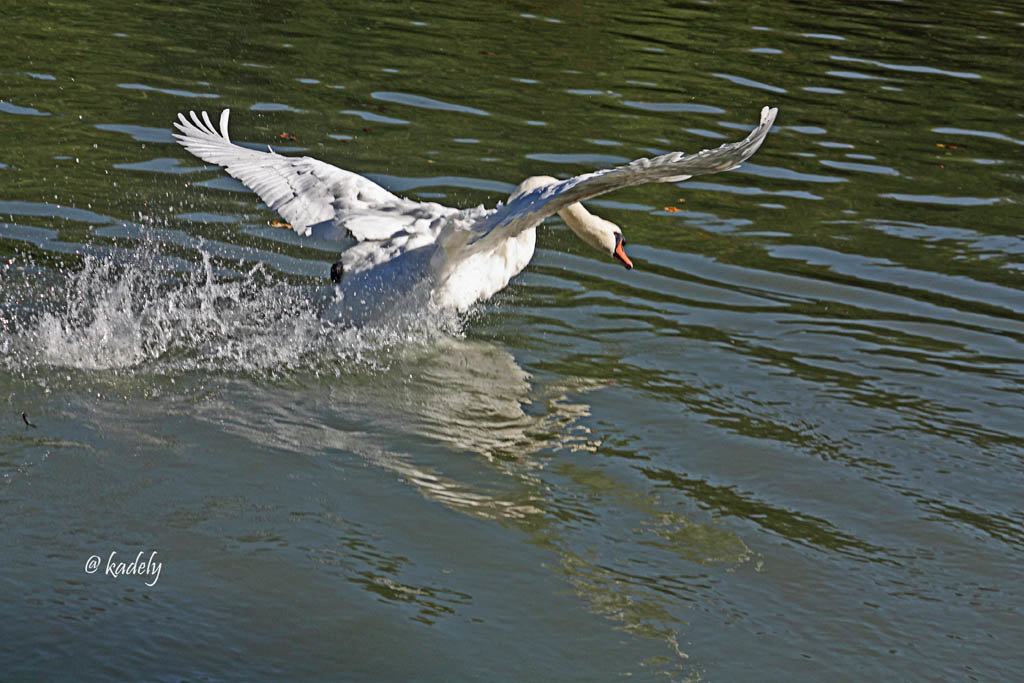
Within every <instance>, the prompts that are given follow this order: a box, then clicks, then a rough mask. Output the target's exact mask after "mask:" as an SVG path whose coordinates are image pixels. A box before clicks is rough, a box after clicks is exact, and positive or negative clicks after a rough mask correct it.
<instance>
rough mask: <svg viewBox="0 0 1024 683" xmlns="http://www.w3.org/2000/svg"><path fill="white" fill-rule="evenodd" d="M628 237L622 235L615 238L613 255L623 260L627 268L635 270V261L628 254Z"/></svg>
mask: <svg viewBox="0 0 1024 683" xmlns="http://www.w3.org/2000/svg"><path fill="white" fill-rule="evenodd" d="M625 247H626V238H625V237H623V236H622V235H619V236H618V239H617V240H615V251H614V252H612V256H614V257H615V258H617V259H619V260H620V261H622V265H624V266H626V270H633V262H632V261H630V260H629V257H628V256H626V249H625Z"/></svg>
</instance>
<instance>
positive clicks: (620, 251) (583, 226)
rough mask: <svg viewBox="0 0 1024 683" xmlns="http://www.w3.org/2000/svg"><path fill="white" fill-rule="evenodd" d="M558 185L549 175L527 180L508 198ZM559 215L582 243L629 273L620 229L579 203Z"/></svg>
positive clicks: (627, 258) (630, 263)
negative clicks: (612, 260) (617, 263)
mask: <svg viewBox="0 0 1024 683" xmlns="http://www.w3.org/2000/svg"><path fill="white" fill-rule="evenodd" d="M557 182H558V180H556V179H555V178H552V177H550V176H533V177H530V178H527V179H526V180H524V181H523V182H521V183H519V186H518V187H517V188H516V189H515V191H514V192H513V193H512V197H511V198H513V199H514V198H516V197H518V196H519V195H521V194H524V193H526V192H529V191H530V190H533V189H536V188H538V187H544V186H545V185H551V184H552V183H557ZM558 215H559V216H560V217H561V218H562V220H563V221H565V224H566V225H568V226H569V229H571V230H572V231H573V232H574V233H576V236H577V237H579V238H580V239H581V240H583V241H584V242H586V243H587V244H589V245H590V246H592V247H594V248H595V249H597V250H598V251H603V252H604V253H606V254H608V255H609V256H611V257H612V258H614V259H616V260H618V261H619V262H620V263H622V265H624V266H625V267H626V269H627V270H632V268H633V262H632V261H630V260H629V257H628V256H626V249H625V247H626V238H625V237H623V236H622V228H620V227H619V226H617V225H615V223H612V222H611V221H606V220H605V219H603V218H601V217H600V216H595V215H594V214H592V213H590V212H589V211H587V209H586V208H585V207H584V206H583V205H582V204H580V203H579V202H577V203H575V204H570V205H569V206H567V207H565V208H564V209H562V210H561V211H559V212H558Z"/></svg>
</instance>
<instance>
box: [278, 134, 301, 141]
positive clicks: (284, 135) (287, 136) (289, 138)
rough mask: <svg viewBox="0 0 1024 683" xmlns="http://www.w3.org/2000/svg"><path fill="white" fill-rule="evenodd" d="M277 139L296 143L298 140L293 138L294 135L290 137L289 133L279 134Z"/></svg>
mask: <svg viewBox="0 0 1024 683" xmlns="http://www.w3.org/2000/svg"><path fill="white" fill-rule="evenodd" d="M277 137H279V138H281V139H282V140H291V141H292V142H298V141H299V139H298V138H297V137H295V136H294V135H292V134H291V133H281V134H280V135H278V136H277Z"/></svg>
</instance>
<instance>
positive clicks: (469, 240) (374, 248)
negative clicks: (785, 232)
mask: <svg viewBox="0 0 1024 683" xmlns="http://www.w3.org/2000/svg"><path fill="white" fill-rule="evenodd" d="M777 114H778V109H777V108H773V107H764V108H763V109H761V120H760V123H759V124H758V125H757V126H756V127H755V128H754V130H753V131H751V133H750V134H749V135H748V136H747V137H746V138H744V139H743V140H740V141H738V142H732V143H727V144H724V145H722V146H721V147H718V148H715V149H708V150H703V151H701V152H697V153H696V154H684V153H682V152H671V153H669V154H663V155H661V156H657V157H654V158H652V159H646V158H643V159H636V160H635V161H632V162H630V163H629V164H626V165H624V166H618V167H616V168H610V169H605V170H601V171H595V172H593V173H585V174H583V175H578V176H575V177H573V178H568V179H566V180H557V179H555V178H552V177H549V176H533V177H530V178H527V179H526V180H524V181H523V182H521V183H520V184H519V185H518V186H517V187H516V188H515V191H514V192H513V193H512V194H511V195H510V196H509V198H508V200H507V201H505V202H499V203H498V205H497V206H496V207H495V208H493V209H485V208H484V207H483V206H477V207H475V208H470V209H455V208H451V207H447V206H442V205H441V204H437V203H434V202H420V201H415V200H411V199H405V198H402V197H398V196H396V195H394V194H392V193H391V192H389V191H387V190H385V189H384V188H383V187H381V186H380V185H377V184H376V183H374V182H372V181H371V180H369V179H367V178H365V177H363V176H361V175H358V174H356V173H352V172H350V171H345V170H343V169H340V168H337V167H336V166H332V165H330V164H327V163H324V162H323V161H319V160H317V159H313V158H312V157H291V156H283V155H281V154H278V153H276V152H274V151H273V150H272V149H270V147H269V146H268V148H267V151H261V150H254V149H250V148H248V147H243V146H240V145H236V144H235V143H233V142H231V138H230V137H229V136H228V117H229V115H230V109H225V110H224V111H223V112H222V113H221V116H220V125H219V129H218V128H217V127H214V125H213V123H212V122H211V120H210V117H209V115H208V114H207V113H206V112H205V111H204V112H202V115H201V116H199V115H197V114H196V113H195V112H194V111H191V112H189V116H188V117H186V116H185V115H184V114H183V113H179V114H178V121H176V122H175V123H174V126H175V127H176V128H177V129H178V131H179V132H178V133H175V134H174V136H175V137H176V138H177V140H178V142H179V143H180V144H181V145H182V146H183V147H184V148H185V149H187V150H188V151H189V152H191V153H192V154H194V155H195V156H197V157H199V158H200V159H202V160H203V161H206V162H209V163H213V164H217V165H219V166H223V167H224V170H225V171H227V173H228V174H229V175H231V176H232V177H234V178H237V179H238V180H240V181H241V182H242V183H243V184H244V185H245V186H246V187H248V188H249V189H251V190H253V191H254V192H255V193H256V194H257V195H259V197H260V199H262V200H263V201H264V202H265V203H266V205H267V206H268V207H269V208H271V209H273V210H274V211H276V212H277V213H278V214H280V216H281V217H282V218H284V219H285V220H286V221H287V222H288V223H289V224H290V225H291V227H292V228H293V229H294V230H295V232H297V233H298V234H300V235H306V236H312V237H314V238H317V239H325V240H335V241H339V242H340V241H342V240H345V239H346V238H349V237H354V238H355V239H356V240H357V242H358V243H357V244H355V245H353V246H351V247H349V248H348V249H345V250H344V251H343V253H342V254H341V258H340V260H339V261H338V262H337V263H335V264H334V265H333V266H332V267H331V271H330V275H331V280H332V281H333V282H334V283H335V285H336V288H337V296H336V297H335V299H334V302H333V303H332V304H331V306H330V307H329V309H328V311H326V312H325V315H326V316H327V317H330V318H333V319H339V318H343V319H345V320H347V321H350V322H353V323H355V324H360V323H361V322H363V321H367V320H371V319H374V318H375V317H377V316H380V315H382V314H383V313H385V312H386V311H388V310H389V309H392V308H393V307H395V306H399V305H405V306H414V307H421V306H429V307H434V308H439V309H455V310H458V311H465V310H466V309H468V308H469V307H470V306H472V305H473V304H474V303H475V302H477V301H482V300H485V299H488V298H489V297H491V296H493V295H494V294H495V293H496V292H498V291H499V290H501V289H502V288H503V287H505V285H507V284H508V283H509V281H510V280H511V279H512V278H513V277H515V276H516V275H517V274H518V273H519V272H520V271H522V270H523V268H525V267H526V265H527V264H528V263H529V262H530V259H531V258H532V257H533V251H534V245H535V243H536V228H537V226H538V225H540V224H541V222H542V221H543V220H544V219H545V218H547V217H549V216H552V215H554V214H556V213H557V214H558V215H559V216H560V217H561V218H562V220H563V221H564V222H565V224H566V225H567V226H568V227H569V229H570V230H572V231H573V232H574V233H575V234H576V235H577V236H578V237H579V238H580V239H582V240H583V241H584V242H586V243H587V244H589V245H591V246H592V247H594V248H596V249H598V250H599V251H602V252H604V253H605V254H607V255H608V256H610V257H611V258H614V259H616V260H617V261H618V262H619V263H621V264H622V265H623V266H625V267H626V268H627V269H632V268H633V263H632V261H631V260H630V259H629V257H628V256H627V255H626V251H625V246H626V240H625V238H624V237H623V235H622V229H621V228H620V227H619V226H618V225H616V224H615V223H612V222H611V221H607V220H605V219H603V218H600V217H599V216H595V215H594V214H592V213H590V212H589V211H588V210H587V209H586V208H585V207H584V206H583V205H582V204H581V203H580V202H581V201H582V200H584V199H588V198H591V197H596V196H598V195H601V194H604V193H606V192H611V191H612V190H617V189H619V188H622V187H628V186H631V185H639V184H642V183H648V182H679V181H683V180H686V179H687V178H690V177H693V176H695V175H700V174H705V173H718V172H720V171H727V170H729V169H732V168H735V167H736V166H738V165H739V164H740V163H742V162H743V161H745V160H747V159H748V158H750V156H751V155H753V154H754V152H756V151H757V149H758V148H759V147H760V146H761V143H762V142H764V139H765V136H766V135H767V134H768V130H769V129H770V128H771V127H772V124H773V123H774V122H775V117H776V115H777Z"/></svg>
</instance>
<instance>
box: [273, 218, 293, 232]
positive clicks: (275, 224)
mask: <svg viewBox="0 0 1024 683" xmlns="http://www.w3.org/2000/svg"><path fill="white" fill-rule="evenodd" d="M270 227H272V228H284V229H285V230H291V229H292V226H291V225H289V224H288V223H285V222H284V221H282V220H278V219H277V218H275V219H274V220H272V221H270Z"/></svg>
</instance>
